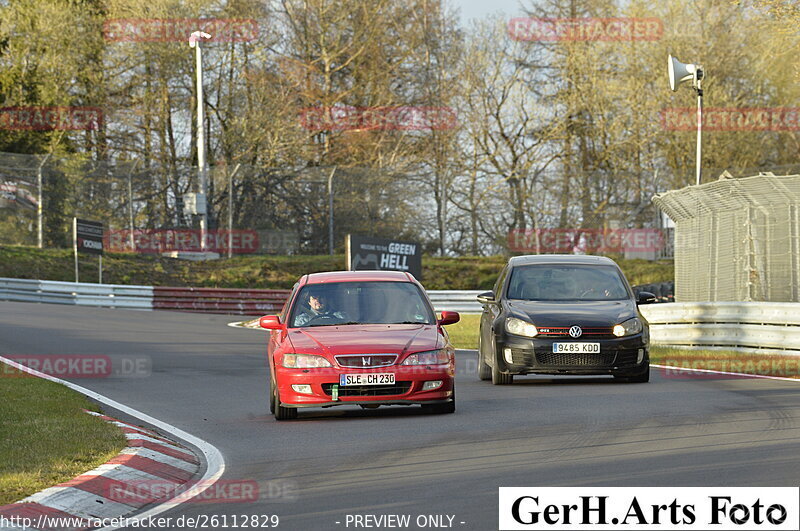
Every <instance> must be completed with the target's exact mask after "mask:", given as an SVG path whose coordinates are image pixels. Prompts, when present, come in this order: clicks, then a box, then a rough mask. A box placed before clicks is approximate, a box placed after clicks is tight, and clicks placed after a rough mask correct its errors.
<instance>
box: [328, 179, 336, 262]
mask: <svg viewBox="0 0 800 531" xmlns="http://www.w3.org/2000/svg"><path fill="white" fill-rule="evenodd" d="M334 173H336V166H334V167H333V170H331V174H330V175H328V252H329V253H330V254H331V255H333V174H334Z"/></svg>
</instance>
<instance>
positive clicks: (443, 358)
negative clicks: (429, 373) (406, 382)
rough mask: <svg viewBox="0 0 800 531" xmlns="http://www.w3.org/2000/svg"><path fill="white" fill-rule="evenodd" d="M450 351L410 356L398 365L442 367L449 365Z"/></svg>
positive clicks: (428, 352) (435, 351)
mask: <svg viewBox="0 0 800 531" xmlns="http://www.w3.org/2000/svg"><path fill="white" fill-rule="evenodd" d="M450 353H451V350H450V349H447V348H443V349H439V350H428V351H425V352H417V353H416V354H411V355H410V356H409V357H407V358H406V359H405V361H403V363H401V364H400V365H444V364H446V363H450Z"/></svg>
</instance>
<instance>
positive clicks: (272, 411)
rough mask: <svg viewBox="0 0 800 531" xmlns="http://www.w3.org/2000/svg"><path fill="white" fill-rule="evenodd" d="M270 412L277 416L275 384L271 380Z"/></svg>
mask: <svg viewBox="0 0 800 531" xmlns="http://www.w3.org/2000/svg"><path fill="white" fill-rule="evenodd" d="M269 412H270V413H272V414H273V415H274V414H275V382H273V381H272V378H270V379H269Z"/></svg>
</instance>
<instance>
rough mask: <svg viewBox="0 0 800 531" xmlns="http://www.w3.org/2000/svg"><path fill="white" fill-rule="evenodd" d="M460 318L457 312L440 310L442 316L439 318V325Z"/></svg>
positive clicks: (453, 321)
mask: <svg viewBox="0 0 800 531" xmlns="http://www.w3.org/2000/svg"><path fill="white" fill-rule="evenodd" d="M460 320H461V316H460V315H458V312H442V318H441V319H439V325H441V326H444V325H449V324H453V323H457V322H459V321H460Z"/></svg>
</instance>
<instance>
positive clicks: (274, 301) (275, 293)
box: [153, 287, 290, 315]
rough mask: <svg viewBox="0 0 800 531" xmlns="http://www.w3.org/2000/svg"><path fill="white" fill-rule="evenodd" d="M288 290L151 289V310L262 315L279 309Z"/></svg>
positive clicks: (287, 294)
mask: <svg viewBox="0 0 800 531" xmlns="http://www.w3.org/2000/svg"><path fill="white" fill-rule="evenodd" d="M289 293H290V291H289V290H282V289H269V290H267V289H235V288H233V289H230V288H169V287H156V288H153V309H156V310H179V311H184V312H200V313H225V314H236V315H266V314H270V313H276V312H279V311H280V310H281V308H282V307H283V304H284V302H285V301H286V297H288V296H289Z"/></svg>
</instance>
